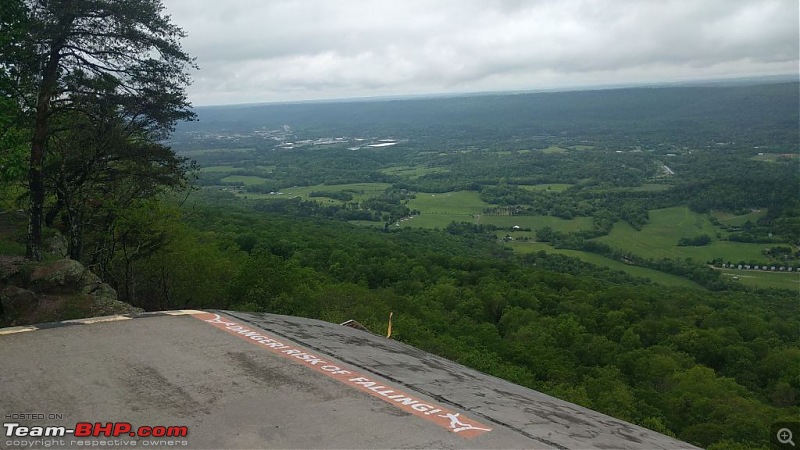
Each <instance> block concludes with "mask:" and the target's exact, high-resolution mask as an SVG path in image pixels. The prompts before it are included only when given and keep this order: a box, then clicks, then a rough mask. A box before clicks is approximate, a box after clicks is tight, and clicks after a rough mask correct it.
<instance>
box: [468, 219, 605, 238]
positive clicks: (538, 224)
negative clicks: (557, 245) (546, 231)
mask: <svg viewBox="0 0 800 450" xmlns="http://www.w3.org/2000/svg"><path fill="white" fill-rule="evenodd" d="M478 223H481V224H485V225H495V226H498V227H514V226H518V227H520V228H530V229H531V230H532V231H530V232H520V233H519V234H521V235H526V236H529V237H534V234H535V231H536V230H537V229H539V228H544V227H550V228H552V229H553V230H555V231H559V232H563V233H570V232H573V231H581V230H591V229H592V226H593V223H592V218H591V217H576V218H574V219H570V220H567V219H562V218H560V217H553V216H489V215H481V217H480V219H479V222H478ZM514 234H515V235H516V234H517V233H514Z"/></svg>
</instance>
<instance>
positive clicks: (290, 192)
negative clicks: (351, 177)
mask: <svg viewBox="0 0 800 450" xmlns="http://www.w3.org/2000/svg"><path fill="white" fill-rule="evenodd" d="M228 178H230V177H228ZM253 178H258V177H253ZM226 179H227V178H226ZM389 186H391V185H390V184H388V183H352V184H331V185H328V184H317V185H314V186H295V187H290V188H285V189H281V190H280V192H281V193H282V194H281V195H270V194H253V193H247V192H242V193H239V194H237V195H238V196H239V197H247V198H249V199H259V200H263V199H280V198H284V199H285V198H293V197H301V198H303V200H314V201H316V202H318V203H320V204H342V203H343V202H342V201H340V200H334V199H330V198H327V197H311V196H310V194H311V193H312V192H314V191H323V192H342V191H347V192H349V193H351V194H353V201H361V200H366V199H367V198H369V197H375V196H377V195H380V194H381V193H382V192H383V191H385V190H386V188H388V187H389Z"/></svg>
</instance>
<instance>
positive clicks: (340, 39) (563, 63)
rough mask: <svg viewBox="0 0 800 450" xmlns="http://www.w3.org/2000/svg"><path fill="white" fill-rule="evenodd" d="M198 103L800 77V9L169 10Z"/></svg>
mask: <svg viewBox="0 0 800 450" xmlns="http://www.w3.org/2000/svg"><path fill="white" fill-rule="evenodd" d="M164 2H165V6H166V7H167V10H168V12H169V13H170V14H172V16H173V21H174V22H175V23H176V24H177V25H179V26H181V27H183V28H184V29H185V30H186V31H187V32H188V33H189V37H188V38H187V39H186V41H185V42H184V46H185V47H186V49H187V50H188V51H189V52H190V53H191V54H192V55H193V56H196V57H197V59H198V63H199V65H200V66H201V71H200V72H198V73H196V74H195V77H194V78H195V84H194V85H193V86H192V87H191V88H190V90H189V92H190V97H191V99H192V101H193V102H195V103H196V104H213V103H240V102H267V101H291V100H305V99H317V98H337V97H353V96H375V95H397V94H416V93H433V92H464V91H475V90H518V89H540V88H557V87H560V86H563V87H572V86H579V85H591V84H595V83H603V84H605V83H627V82H647V81H669V80H675V79H680V80H685V79H692V78H703V77H722V76H748V75H758V74H778V73H797V70H798V53H799V50H798V38H799V36H798V34H799V32H798V3H797V2H796V1H795V0H751V1H748V0H703V1H697V0H607V1H603V0H565V1H549V0H505V1H496V2H485V1H480V0H460V1H459V0H393V1H390V0H363V1H357V0H337V1H324V0H318V1H311V0H270V1H263V0H231V1H229V2H217V1H209V0H164Z"/></svg>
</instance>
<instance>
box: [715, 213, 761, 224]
mask: <svg viewBox="0 0 800 450" xmlns="http://www.w3.org/2000/svg"><path fill="white" fill-rule="evenodd" d="M711 215H712V216H714V217H716V218H717V220H719V221H720V223H721V224H723V225H729V226H742V225H744V224H745V223H747V222H748V221H750V222H754V223H755V222H756V221H757V220H758V219H760V218H762V217H764V216H766V215H767V210H766V209H759V210H755V211H753V212H750V213H749V214H743V215H741V216H737V215H734V214H731V213H727V212H723V211H713V212H712V213H711Z"/></svg>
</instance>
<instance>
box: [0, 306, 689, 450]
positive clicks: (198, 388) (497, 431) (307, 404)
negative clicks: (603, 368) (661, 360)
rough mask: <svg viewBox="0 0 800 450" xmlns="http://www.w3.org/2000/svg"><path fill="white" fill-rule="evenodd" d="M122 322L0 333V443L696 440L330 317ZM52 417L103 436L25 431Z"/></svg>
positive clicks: (380, 444)
mask: <svg viewBox="0 0 800 450" xmlns="http://www.w3.org/2000/svg"><path fill="white" fill-rule="evenodd" d="M125 319H127V318H125V317H118V318H116V319H113V320H110V321H102V320H100V321H95V322H94V323H92V324H81V323H70V324H55V325H52V324H51V325H46V326H44V327H41V326H39V327H33V328H38V329H30V327H29V328H26V329H24V330H18V331H17V332H11V331H8V332H7V334H4V333H3V332H2V330H0V361H3V363H2V364H0V416H2V417H3V429H2V432H3V435H4V436H3V437H2V441H0V447H2V448H9V449H19V448H86V447H92V448H129V447H145V446H147V447H156V448H174V447H178V448H208V449H211V448H241V449H245V448H246V449H251V448H252V449H256V448H541V449H553V448H555V449H583V448H621V449H622V448H625V449H634V448H637V449H644V448H648V449H650V448H694V447H691V446H689V445H688V444H685V443H683V442H680V441H677V440H675V439H671V438H669V437H667V436H663V435H661V434H658V433H655V432H652V431H648V430H645V429H643V428H640V427H636V426H634V425H631V424H628V423H625V422H622V421H619V420H616V419H613V418H610V417H608V416H605V415H602V414H599V413H597V412H594V411H591V410H587V409H585V408H581V407H578V406H576V405H572V404H570V403H567V402H563V401H560V400H558V399H555V398H552V397H549V396H546V395H543V394H541V393H538V392H536V391H532V390H530V389H526V388H523V387H520V386H517V385H514V384H511V383H508V382H506V381H503V380H500V379H497V378H494V377H490V376H487V375H484V374H481V373H479V372H476V371H474V370H471V369H468V368H465V367H463V366H460V365H458V364H455V363H453V362H451V361H447V360H445V359H442V358H439V357H436V356H434V355H431V354H428V353H425V352H422V351H420V350H418V349H416V348H413V347H410V346H407V345H404V344H402V343H399V342H396V341H392V340H389V339H386V338H383V337H380V336H375V335H372V334H370V333H366V332H363V331H359V330H355V329H351V328H348V327H342V326H339V325H336V324H329V323H326V322H321V321H315V320H309V319H302V318H296V317H287V316H277V315H268V314H258V315H257V314H243V313H236V312H225V311H215V312H210V313H198V314H190V315H166V314H158V315H144V316H139V317H136V318H134V319H132V320H125ZM79 423H86V425H79V426H78V427H76V424H79ZM95 423H99V424H101V425H106V424H109V423H111V424H112V426H111V429H110V430H108V431H109V433H105V430H103V429H99V428H97V427H96V426H95V425H94V424H95ZM10 424H18V425H16V426H14V425H10ZM114 424H116V426H117V430H116V431H125V432H124V433H121V434H120V435H119V436H107V435H105V434H111V432H112V431H114V430H113V427H114V426H115V425H114ZM126 424H127V425H129V426H130V427H131V430H130V431H129V430H126V429H125V428H124V426H126ZM57 426H63V427H64V429H65V430H78V431H79V432H80V431H87V429H91V430H92V431H101V432H102V433H100V435H99V436H78V437H76V435H77V434H80V433H73V434H69V433H67V434H65V435H64V436H35V435H33V434H35V432H36V431H37V430H38V431H48V430H50V431H51V434H52V433H56V434H58V433H57V431H59V429H58V428H49V429H48V428H36V427H57ZM22 427H28V429H27V430H23V428H22ZM144 427H154V429H152V430H149V431H152V432H156V433H151V434H158V432H172V431H175V432H179V431H181V430H186V431H187V434H186V436H172V437H166V436H165V437H153V436H137V435H136V432H137V431H148V429H147V428H144ZM158 427H164V428H158ZM173 427H185V428H184V429H182V428H173ZM9 434H10V435H9ZM131 434H133V436H132V435H131ZM178 434H180V433H178Z"/></svg>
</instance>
